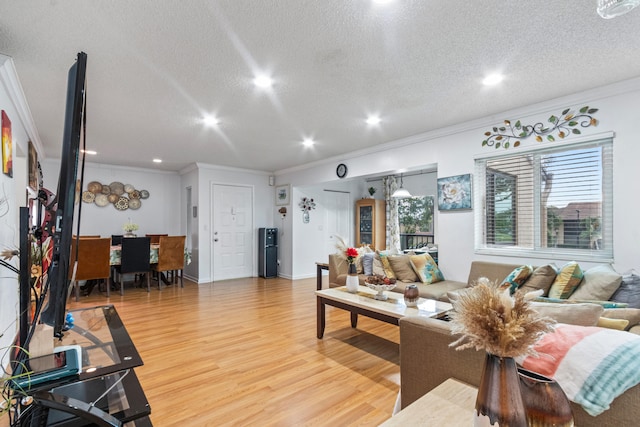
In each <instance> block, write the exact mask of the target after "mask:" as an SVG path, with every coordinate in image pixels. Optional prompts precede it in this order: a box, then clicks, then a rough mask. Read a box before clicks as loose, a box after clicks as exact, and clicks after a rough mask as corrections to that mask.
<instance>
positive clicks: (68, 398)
mask: <svg viewBox="0 0 640 427" xmlns="http://www.w3.org/2000/svg"><path fill="white" fill-rule="evenodd" d="M70 313H71V314H72V315H73V317H74V326H73V328H71V329H70V330H68V331H66V332H65V334H64V336H63V338H62V340H61V341H60V342H59V343H58V345H65V346H66V345H79V346H80V348H81V349H82V368H81V371H80V373H79V374H78V376H77V377H76V378H74V380H72V381H66V382H60V383H58V384H56V385H55V386H51V385H50V386H49V387H47V388H46V389H42V390H40V391H38V392H36V393H35V394H34V398H35V400H36V402H37V403H38V404H39V405H40V406H42V407H46V408H47V409H48V411H47V414H46V417H47V418H46V425H47V426H84V425H93V424H98V425H105V426H107V425H125V426H150V425H151V421H150V420H149V418H148V415H149V414H150V413H151V407H150V406H149V402H148V401H147V398H146V396H145V395H144V391H143V390H142V387H141V386H140V382H139V381H138V378H137V377H136V375H135V372H134V370H133V369H134V368H135V367H138V366H142V364H143V362H142V358H141V357H140V354H139V353H138V351H137V350H136V348H135V346H134V344H133V341H132V340H131V337H130V336H129V334H128V333H127V330H126V329H125V327H124V325H123V323H122V320H121V319H120V316H118V313H117V311H116V309H115V307H114V306H112V305H104V306H98V307H91V308H83V309H78V310H73V311H71V312H70ZM100 417H102V418H100Z"/></svg>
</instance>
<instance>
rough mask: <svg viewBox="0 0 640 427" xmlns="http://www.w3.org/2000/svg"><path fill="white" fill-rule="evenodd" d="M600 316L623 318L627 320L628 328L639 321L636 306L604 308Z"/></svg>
mask: <svg viewBox="0 0 640 427" xmlns="http://www.w3.org/2000/svg"><path fill="white" fill-rule="evenodd" d="M602 317H607V318H609V319H624V320H628V321H629V326H628V327H627V329H629V328H630V327H632V326H635V325H637V324H638V323H640V310H638V309H637V308H605V310H604V312H603V313H602Z"/></svg>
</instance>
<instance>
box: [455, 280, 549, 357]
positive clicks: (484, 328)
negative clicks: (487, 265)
mask: <svg viewBox="0 0 640 427" xmlns="http://www.w3.org/2000/svg"><path fill="white" fill-rule="evenodd" d="M451 319H452V320H451V333H452V334H454V335H461V336H460V338H458V339H457V340H456V341H454V342H453V343H451V344H450V345H451V346H452V347H456V349H457V350H463V349H466V348H475V349H476V350H484V351H486V352H487V353H490V354H494V355H496V356H499V357H517V356H521V355H526V354H532V353H533V350H532V348H533V347H532V346H533V344H535V343H536V341H538V339H540V337H542V335H544V334H545V333H547V332H550V331H552V330H553V325H554V324H555V322H554V321H553V320H552V319H550V318H548V317H542V316H540V315H539V314H538V312H537V311H535V310H534V309H533V308H532V307H531V305H530V303H529V301H528V300H526V299H525V297H524V295H521V294H516V295H514V297H511V296H510V295H509V288H508V287H506V288H504V289H503V288H501V287H500V285H499V284H498V283H491V282H490V281H489V280H486V279H485V280H479V281H478V283H477V284H476V285H475V286H473V287H471V288H469V289H467V290H465V291H462V292H460V293H459V296H458V299H457V300H456V301H453V312H452V313H451Z"/></svg>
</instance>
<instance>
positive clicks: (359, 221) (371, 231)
mask: <svg viewBox="0 0 640 427" xmlns="http://www.w3.org/2000/svg"><path fill="white" fill-rule="evenodd" d="M386 228H387V213H386V203H385V201H384V200H378V199H360V200H358V201H356V244H357V245H358V246H362V245H369V247H370V248H371V249H377V250H384V249H385V248H386V245H387V242H386Z"/></svg>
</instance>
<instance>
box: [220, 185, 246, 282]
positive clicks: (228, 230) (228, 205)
mask: <svg viewBox="0 0 640 427" xmlns="http://www.w3.org/2000/svg"><path fill="white" fill-rule="evenodd" d="M211 204H212V206H211V212H213V224H212V227H211V230H212V237H213V242H212V251H211V252H212V258H213V260H212V263H211V268H212V275H211V276H212V277H213V280H214V281H216V280H226V279H236V278H239V277H251V276H252V275H253V270H254V268H253V258H254V257H253V250H254V247H255V244H254V236H253V235H254V233H253V191H252V188H251V187H244V186H236V185H219V184H213V189H212V198H211Z"/></svg>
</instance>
